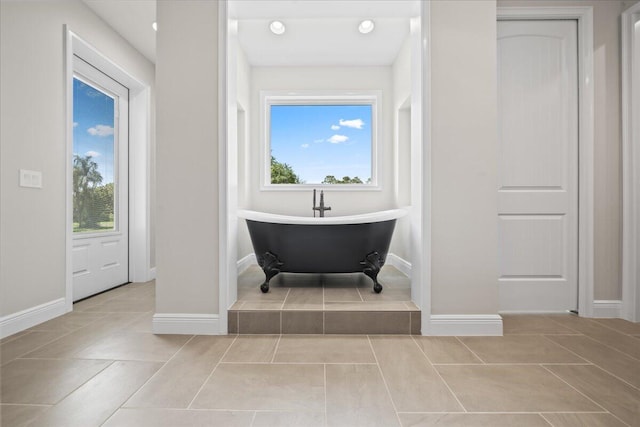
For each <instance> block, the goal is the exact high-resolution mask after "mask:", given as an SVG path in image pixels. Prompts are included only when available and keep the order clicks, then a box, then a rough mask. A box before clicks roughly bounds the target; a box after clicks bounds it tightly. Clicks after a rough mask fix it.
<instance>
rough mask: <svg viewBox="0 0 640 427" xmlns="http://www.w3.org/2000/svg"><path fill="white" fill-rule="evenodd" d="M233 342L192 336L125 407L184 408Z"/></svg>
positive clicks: (231, 338) (227, 339)
mask: <svg viewBox="0 0 640 427" xmlns="http://www.w3.org/2000/svg"><path fill="white" fill-rule="evenodd" d="M233 341H234V337H227V336H196V337H194V338H193V339H191V340H190V341H189V342H188V343H186V344H185V345H184V347H182V348H181V349H180V351H179V352H178V353H177V354H176V355H175V356H174V357H173V358H172V359H171V360H170V361H169V362H167V363H166V364H165V365H164V366H162V368H161V369H160V370H159V371H158V372H157V373H156V374H155V375H154V376H153V377H152V378H151V379H150V380H149V381H148V382H147V383H146V384H145V385H144V386H143V387H142V388H141V389H140V390H138V391H137V393H136V394H134V395H133V396H132V397H131V398H130V399H129V400H128V401H127V403H126V404H125V406H127V407H145V408H147V407H151V408H187V407H188V406H189V404H190V403H191V401H192V400H193V398H194V397H195V396H196V394H197V393H198V391H199V390H200V388H201V387H202V385H203V384H204V382H205V381H206V380H207V377H208V376H209V374H211V372H212V371H213V369H214V368H215V366H216V365H217V364H218V362H219V361H220V359H221V358H222V356H223V355H224V353H225V352H226V351H227V350H228V348H229V346H230V345H231V343H232V342H233Z"/></svg>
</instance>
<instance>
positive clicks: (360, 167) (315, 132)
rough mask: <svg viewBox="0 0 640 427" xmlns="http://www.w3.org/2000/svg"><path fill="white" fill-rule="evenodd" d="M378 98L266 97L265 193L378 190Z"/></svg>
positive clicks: (374, 94) (336, 95) (369, 95)
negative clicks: (312, 189)
mask: <svg viewBox="0 0 640 427" xmlns="http://www.w3.org/2000/svg"><path fill="white" fill-rule="evenodd" d="M379 98H380V94H379V93H377V92H368V93H366V94H360V93H358V94H354V93H353V92H350V93H349V94H339V93H332V94H329V95H327V94H321V95H318V94H314V95H307V94H303V95H299V94H295V95H290V94H287V95H280V94H273V93H263V94H262V113H263V114H262V117H263V121H264V125H265V126H264V127H263V129H264V130H265V131H264V139H263V140H264V143H263V148H264V154H265V156H264V160H265V161H264V162H263V171H264V174H263V183H262V184H263V186H262V187H263V189H277V190H280V189H295V188H306V187H323V186H333V188H336V189H339V188H344V189H347V188H348V189H358V188H360V189H377V188H378V179H377V163H376V160H377V159H376V153H377V147H376V136H377V134H378V131H377V127H378V123H377V117H378V111H377V110H378V105H379Z"/></svg>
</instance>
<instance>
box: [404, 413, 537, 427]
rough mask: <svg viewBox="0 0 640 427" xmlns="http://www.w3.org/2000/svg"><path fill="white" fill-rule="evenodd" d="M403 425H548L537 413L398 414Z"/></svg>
mask: <svg viewBox="0 0 640 427" xmlns="http://www.w3.org/2000/svg"><path fill="white" fill-rule="evenodd" d="M400 420H401V421H402V425H403V427H432V426H443V427H444V426H446V427H515V426H517V427H549V423H547V422H546V421H545V420H544V418H542V417H541V416H540V415H537V414H400Z"/></svg>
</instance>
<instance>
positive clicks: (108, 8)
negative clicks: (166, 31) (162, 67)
mask: <svg viewBox="0 0 640 427" xmlns="http://www.w3.org/2000/svg"><path fill="white" fill-rule="evenodd" d="M82 1H83V2H84V4H86V5H87V6H89V8H91V9H92V10H93V11H94V12H95V13H96V15H98V16H99V17H100V18H102V20H103V21H105V22H106V23H107V24H109V25H110V26H111V27H112V28H113V29H114V30H115V31H116V32H117V33H118V34H120V35H121V36H122V37H123V38H124V39H125V40H127V41H128V42H129V43H130V44H131V45H132V46H133V47H134V48H135V49H137V50H138V51H139V52H140V53H142V54H143V55H144V56H145V57H146V58H147V59H148V60H149V61H151V62H153V63H154V64H155V62H156V32H155V31H154V30H153V28H151V24H152V23H153V22H155V20H156V0H82Z"/></svg>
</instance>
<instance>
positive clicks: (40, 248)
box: [0, 0, 154, 317]
mask: <svg viewBox="0 0 640 427" xmlns="http://www.w3.org/2000/svg"><path fill="white" fill-rule="evenodd" d="M64 24H68V25H69V26H70V29H71V30H73V31H74V32H75V33H76V34H78V35H79V36H80V37H81V38H83V39H84V40H85V41H87V42H88V43H90V44H92V45H93V46H94V47H95V48H97V49H98V50H99V51H100V52H102V53H103V54H104V55H105V56H106V57H108V58H109V59H111V60H112V61H113V62H115V63H116V64H118V65H119V66H120V67H122V68H123V69H125V70H126V71H127V72H129V73H130V74H131V75H133V76H134V77H136V78H137V79H138V80H140V81H143V82H146V83H148V84H150V85H151V86H152V88H153V84H154V66H153V64H152V63H150V62H149V61H148V60H147V59H145V58H144V57H143V56H142V55H141V54H140V53H139V52H137V51H136V50H135V49H134V48H133V47H131V46H130V45H129V44H128V43H127V42H126V41H125V40H124V39H122V38H121V37H120V36H119V35H117V34H116V33H115V32H114V31H113V30H112V29H111V28H110V27H109V26H107V25H106V24H105V23H104V22H103V21H102V20H100V19H99V18H98V17H97V16H96V15H95V14H94V13H93V12H92V11H91V10H90V9H89V8H87V7H86V6H85V5H84V4H83V3H82V2H81V1H79V0H77V1H75V0H74V1H68V0H67V1H53V0H52V1H29V2H23V1H3V2H1V3H0V87H1V90H0V158H1V159H0V164H1V168H0V169H1V175H0V177H1V183H0V188H1V191H0V218H1V219H0V293H1V295H0V317H2V316H8V315H11V314H13V313H16V312H19V311H22V310H26V309H29V308H32V307H35V306H38V305H40V304H43V303H46V302H49V301H52V300H56V299H59V298H63V297H64V296H65V229H66V227H67V224H66V216H65V203H66V202H65V195H66V188H65V182H66V181H65V179H66V164H67V163H66V160H67V159H66V140H65V120H66V117H65V96H66V94H65V89H64V72H65V70H64V61H65V56H64V50H63V40H64V36H63V25H64ZM152 92H153V89H152ZM152 96H153V94H152ZM152 120H153V112H152ZM152 137H153V135H152ZM153 144H154V142H153V140H152V147H153ZM18 169H30V170H37V171H42V177H43V188H42V189H30V188H21V187H19V186H18Z"/></svg>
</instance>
